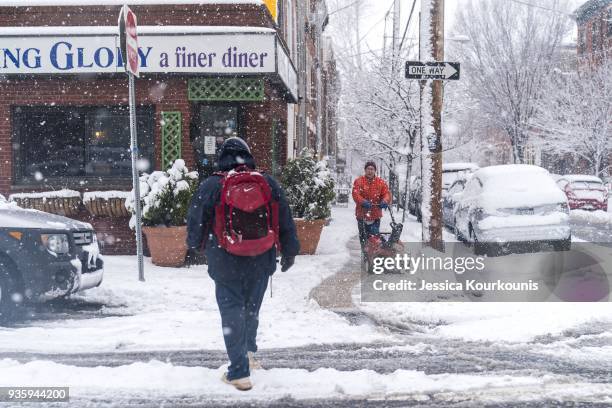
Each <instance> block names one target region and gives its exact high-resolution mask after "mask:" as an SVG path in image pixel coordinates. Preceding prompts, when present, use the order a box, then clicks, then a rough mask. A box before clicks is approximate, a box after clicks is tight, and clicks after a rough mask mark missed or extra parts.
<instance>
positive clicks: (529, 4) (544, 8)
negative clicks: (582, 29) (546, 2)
mask: <svg viewBox="0 0 612 408" xmlns="http://www.w3.org/2000/svg"><path fill="white" fill-rule="evenodd" d="M510 1H513V2H515V3H518V4H522V5H524V6H529V7H533V8H538V9H541V10H546V11H552V12H554V13H559V14H562V15H564V16H568V17H572V18H573V17H574V16H573V14H568V13H565V12H563V11H561V10H556V9H552V8H548V7H544V6H538V5H536V4H531V3H528V2H526V1H521V0H510Z"/></svg>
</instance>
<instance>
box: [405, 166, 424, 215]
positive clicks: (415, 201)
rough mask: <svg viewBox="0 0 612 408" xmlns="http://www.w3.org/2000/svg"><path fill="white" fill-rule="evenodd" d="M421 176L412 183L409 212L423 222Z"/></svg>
mask: <svg viewBox="0 0 612 408" xmlns="http://www.w3.org/2000/svg"><path fill="white" fill-rule="evenodd" d="M421 201H422V199H421V176H416V177H414V179H412V181H411V182H410V194H409V195H408V212H409V213H410V214H412V215H414V216H415V217H416V218H417V221H419V222H420V221H421Z"/></svg>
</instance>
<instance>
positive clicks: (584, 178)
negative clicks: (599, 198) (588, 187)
mask: <svg viewBox="0 0 612 408" xmlns="http://www.w3.org/2000/svg"><path fill="white" fill-rule="evenodd" d="M560 178H562V179H566V180H568V181H570V182H575V181H590V182H595V183H602V184H603V181H601V179H600V178H599V177H596V176H589V175H587V174H566V175H564V176H562V177H560Z"/></svg>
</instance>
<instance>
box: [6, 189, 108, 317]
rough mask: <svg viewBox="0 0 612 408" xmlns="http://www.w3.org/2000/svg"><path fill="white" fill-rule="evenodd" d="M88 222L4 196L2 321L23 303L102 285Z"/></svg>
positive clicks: (99, 261)
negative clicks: (26, 206)
mask: <svg viewBox="0 0 612 408" xmlns="http://www.w3.org/2000/svg"><path fill="white" fill-rule="evenodd" d="M99 253H100V252H99V247H98V241H97V239H96V234H95V232H94V230H93V228H92V226H91V225H90V224H87V223H84V222H80V221H76V220H72V219H70V218H66V217H62V216H59V215H54V214H49V213H45V212H42V211H37V210H27V209H23V208H20V207H18V206H17V205H16V204H14V203H8V202H7V201H6V199H5V198H4V197H2V196H1V195H0V322H7V321H9V320H11V319H12V318H14V317H15V312H16V311H17V309H18V308H19V306H20V305H21V304H22V303H23V302H24V301H34V302H37V301H38V302H42V301H46V300H50V299H54V298H58V297H62V296H68V295H70V294H71V293H75V292H78V291H81V290H85V289H89V288H93V287H96V286H99V285H100V284H101V283H102V276H103V273H104V272H103V266H104V263H103V261H102V258H101V257H100V256H99Z"/></svg>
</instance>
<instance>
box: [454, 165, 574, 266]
mask: <svg viewBox="0 0 612 408" xmlns="http://www.w3.org/2000/svg"><path fill="white" fill-rule="evenodd" d="M455 219H456V228H455V231H456V234H457V237H458V238H459V239H461V240H466V241H468V242H470V243H473V244H474V251H475V252H476V253H477V254H486V253H493V252H497V250H498V249H499V247H500V246H502V244H503V245H506V246H508V245H509V244H514V243H517V244H529V245H528V246H530V247H531V246H535V244H538V246H539V244H540V243H542V242H545V243H550V244H552V245H553V246H554V248H555V250H569V248H570V245H571V232H570V225H569V207H568V204H567V199H566V197H565V195H564V194H563V192H562V191H561V190H559V188H558V187H557V186H556V184H555V182H554V180H553V179H552V178H551V177H550V175H549V173H548V172H547V171H546V170H545V169H543V168H541V167H538V166H530V165H523V164H510V165H503V166H491V167H485V168H483V169H480V170H478V171H477V172H476V173H474V175H473V176H472V178H471V179H470V181H468V183H467V184H466V186H465V190H464V191H463V193H462V195H461V199H460V200H459V201H458V202H457V205H456V212H455Z"/></svg>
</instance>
